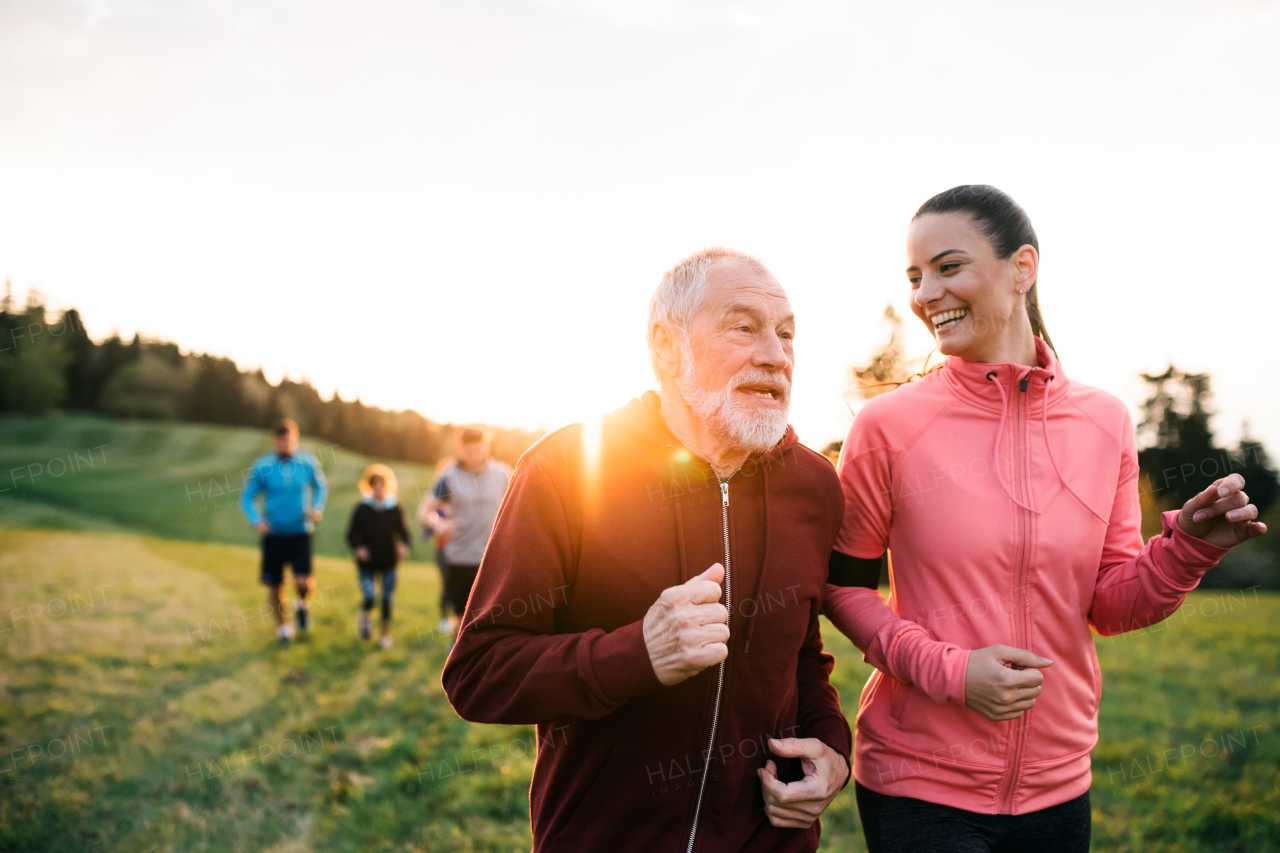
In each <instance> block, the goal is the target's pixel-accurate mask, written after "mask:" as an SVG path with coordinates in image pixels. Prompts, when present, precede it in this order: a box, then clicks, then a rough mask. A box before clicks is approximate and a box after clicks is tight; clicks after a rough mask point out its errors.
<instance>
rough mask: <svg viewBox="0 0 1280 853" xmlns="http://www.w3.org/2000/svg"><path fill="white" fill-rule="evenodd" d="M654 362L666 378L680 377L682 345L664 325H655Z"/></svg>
mask: <svg viewBox="0 0 1280 853" xmlns="http://www.w3.org/2000/svg"><path fill="white" fill-rule="evenodd" d="M653 362H654V364H655V365H657V367H658V370H659V371H660V372H662V373H663V374H664V375H666V376H670V377H672V378H674V377H676V376H679V375H680V344H679V343H677V342H676V338H675V335H673V334H672V333H671V330H670V329H668V328H667V327H666V326H665V325H663V324H662V323H654V324H653Z"/></svg>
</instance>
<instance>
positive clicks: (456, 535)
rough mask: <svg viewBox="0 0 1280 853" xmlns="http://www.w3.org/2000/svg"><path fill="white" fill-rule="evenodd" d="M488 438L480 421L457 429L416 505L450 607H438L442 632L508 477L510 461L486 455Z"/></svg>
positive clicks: (461, 597) (458, 611) (475, 565)
mask: <svg viewBox="0 0 1280 853" xmlns="http://www.w3.org/2000/svg"><path fill="white" fill-rule="evenodd" d="M492 441H493V437H492V435H491V434H490V433H489V432H488V431H486V430H484V429H481V428H479V427H473V426H472V427H466V428H465V429H463V430H461V431H460V432H459V434H458V438H457V442H456V444H455V451H456V453H457V462H456V464H454V465H452V466H449V467H447V468H446V469H445V470H444V471H443V472H442V473H441V474H440V476H439V478H437V480H436V484H435V487H434V488H433V489H432V490H431V496H430V497H429V498H427V500H426V502H424V504H423V506H422V508H421V510H420V517H421V518H423V523H424V524H426V525H428V526H429V527H430V528H431V530H432V531H433V532H434V533H435V535H436V536H437V537H438V538H437V540H436V541H437V546H438V547H437V551H436V561H437V562H438V563H439V564H440V571H441V574H442V575H443V579H444V597H445V599H446V601H445V604H446V605H447V606H448V608H449V609H450V610H451V611H452V613H450V614H449V615H446V614H445V611H444V610H443V609H442V610H441V612H440V615H441V632H442V633H450V634H452V633H453V630H454V628H455V626H456V625H457V620H458V617H460V616H462V613H463V611H465V610H466V607H467V599H468V598H469V597H470V596H471V585H472V584H474V583H475V580H476V572H477V571H479V569H480V558H481V557H483V556H484V549H485V546H486V545H488V544H489V536H490V534H492V533H493V523H494V522H495V521H496V520H497V518H498V508H499V507H500V506H501V505H502V498H503V496H504V495H505V494H506V493H507V484H508V483H509V482H510V481H511V466H509V465H507V464H506V463H503V462H499V461H497V460H496V459H494V458H492V457H491V456H490V445H491V443H492ZM442 513H443V514H442Z"/></svg>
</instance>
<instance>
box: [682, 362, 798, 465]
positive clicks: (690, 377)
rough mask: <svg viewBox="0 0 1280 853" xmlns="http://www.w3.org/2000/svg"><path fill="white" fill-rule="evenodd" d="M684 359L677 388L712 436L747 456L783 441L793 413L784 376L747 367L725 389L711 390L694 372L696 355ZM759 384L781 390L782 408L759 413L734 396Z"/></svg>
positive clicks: (788, 383) (789, 392) (788, 387)
mask: <svg viewBox="0 0 1280 853" xmlns="http://www.w3.org/2000/svg"><path fill="white" fill-rule="evenodd" d="M683 356H684V357H683V358H682V359H681V361H682V364H681V366H680V375H679V376H677V377H676V388H678V389H679V390H680V395H681V396H682V397H684V401H685V403H687V404H688V405H689V408H690V409H692V410H693V413H694V414H695V415H697V417H698V419H699V420H701V421H702V422H703V423H704V424H705V425H706V426H707V428H708V429H710V430H711V432H712V433H713V434H715V435H717V436H719V437H720V438H722V439H725V440H727V441H731V442H733V444H734V445H735V446H737V447H738V448H740V449H742V450H745V451H747V452H748V453H762V452H764V451H766V450H768V449H769V448H771V447H773V446H774V445H775V444H777V443H778V442H779V441H781V440H782V436H783V435H785V434H786V432H787V415H788V414H789V413H790V411H791V383H790V382H788V381H787V377H786V375H785V374H783V373H781V372H770V371H767V370H756V369H755V368H752V367H748V368H746V369H744V370H741V371H739V372H738V374H737V375H735V376H734V377H733V378H732V379H730V380H729V383H728V384H727V385H725V387H723V388H708V387H707V386H706V385H705V384H704V383H703V381H702V377H701V376H700V375H699V374H698V371H697V370H696V369H694V366H693V357H692V356H693V354H692V353H691V352H689V351H688V350H687V349H686V350H685V351H684V352H683ZM756 382H763V383H769V384H771V385H777V386H778V387H780V388H781V389H782V407H781V408H778V409H758V408H756V407H755V406H752V405H751V404H749V403H747V402H745V401H742V400H739V399H738V398H737V397H736V396H735V395H734V393H733V389H735V388H737V387H738V386H740V385H749V384H752V383H756Z"/></svg>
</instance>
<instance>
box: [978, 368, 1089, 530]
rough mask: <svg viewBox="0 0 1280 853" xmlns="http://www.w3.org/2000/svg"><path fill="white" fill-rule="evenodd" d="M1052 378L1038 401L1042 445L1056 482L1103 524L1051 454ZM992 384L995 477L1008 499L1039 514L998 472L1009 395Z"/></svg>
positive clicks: (1047, 378) (992, 454)
mask: <svg viewBox="0 0 1280 853" xmlns="http://www.w3.org/2000/svg"><path fill="white" fill-rule="evenodd" d="M1028 375H1029V374H1028ZM995 378H997V376H996V372H995V371H994V370H992V371H991V372H990V373H988V374H987V381H988V382H992V380H993V379H995ZM1053 378H1054V377H1053V374H1049V376H1047V377H1046V378H1045V380H1044V386H1045V388H1044V397H1043V399H1042V400H1041V401H1040V428H1041V430H1042V431H1043V433H1044V446H1045V448H1046V449H1047V450H1048V451H1049V463H1050V464H1051V465H1052V466H1053V473H1054V474H1056V475H1057V476H1058V482H1060V483H1062V486H1063V488H1065V489H1066V490H1067V491H1068V492H1070V493H1071V496H1072V497H1073V498H1075V499H1076V500H1078V501H1079V502H1080V505H1081V506H1082V507H1084V508H1085V509H1087V510H1089V512H1091V513H1092V514H1093V515H1094V516H1095V517H1096V518H1098V519H1099V520H1100V521H1102V523H1103V524H1107V523H1108V522H1107V519H1106V518H1104V517H1103V516H1102V514H1101V513H1100V512H1098V511H1097V510H1096V509H1094V508H1093V507H1092V506H1090V505H1089V502H1088V501H1086V500H1085V499H1084V498H1082V497H1080V495H1079V494H1077V493H1076V490H1075V489H1073V488H1071V483H1069V482H1067V478H1066V476H1065V475H1064V474H1063V473H1062V468H1060V467H1059V466H1058V460H1057V458H1056V457H1054V455H1053V442H1051V441H1050V440H1049V383H1050V382H1052V381H1053ZM992 384H993V385H995V386H996V390H997V391H999V392H1000V422H999V424H998V425H997V426H996V443H995V446H994V447H993V448H992V451H991V460H992V464H994V465H995V468H996V479H997V480H999V481H1000V486H1001V488H1003V489H1004V493H1005V494H1006V495H1008V496H1009V500H1011V501H1013V502H1014V503H1016V504H1017V505H1018V506H1020V507H1022V508H1023V509H1025V510H1027V511H1028V512H1034V513H1035V514H1036V515H1040V510H1038V509H1033V508H1032V507H1029V506H1027V505H1026V504H1024V503H1023V502H1022V501H1020V500H1018V499H1017V498H1015V497H1014V496H1013V492H1011V491H1009V486H1008V484H1006V483H1005V481H1004V475H1003V474H1001V473H1000V437H1001V435H1003V433H1004V419H1005V417H1006V414H1007V412H1008V408H1009V397H1008V395H1007V394H1005V392H1004V386H1003V385H1001V384H1000V383H999V382H992Z"/></svg>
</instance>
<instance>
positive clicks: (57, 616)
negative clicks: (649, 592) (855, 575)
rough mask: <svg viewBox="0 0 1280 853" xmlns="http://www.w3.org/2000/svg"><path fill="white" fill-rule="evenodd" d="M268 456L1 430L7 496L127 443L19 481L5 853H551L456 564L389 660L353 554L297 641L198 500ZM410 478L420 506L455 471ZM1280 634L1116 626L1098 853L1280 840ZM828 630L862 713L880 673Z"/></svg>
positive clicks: (1248, 599) (5, 501)
mask: <svg viewBox="0 0 1280 853" xmlns="http://www.w3.org/2000/svg"><path fill="white" fill-rule="evenodd" d="M265 443H266V441H265V437H264V436H263V435H262V434H261V433H260V432H254V431H247V430H238V429H224V428H216V427H201V426H186V425H183V426H174V425H153V424H131V423H119V422H113V421H109V420H102V419H96V418H49V419H5V420H0V488H4V487H5V486H12V482H11V474H10V472H11V470H12V468H13V467H14V466H19V465H21V466H27V465H30V464H35V463H37V462H39V461H40V460H44V462H43V463H42V464H45V465H46V467H47V463H48V460H50V459H52V458H56V457H58V456H59V455H61V457H62V458H66V454H68V453H72V454H74V453H75V452H77V448H78V452H79V453H80V455H81V457H82V458H83V457H85V456H86V455H87V451H88V450H89V449H91V448H94V447H96V446H98V445H101V444H106V445H107V446H106V448H105V449H104V450H105V461H104V460H103V458H102V457H101V456H99V457H96V458H97V464H96V465H95V467H93V468H88V467H87V466H86V465H84V464H82V465H81V466H80V468H81V470H79V471H76V472H69V473H66V474H64V475H62V476H60V477H53V476H50V477H49V478H48V479H47V480H42V479H40V478H37V479H36V481H35V485H30V484H27V485H26V486H25V487H24V489H22V490H14V489H12V488H11V490H10V491H9V492H7V493H5V492H0V603H3V609H2V610H0V850H5V851H9V850H15V851H35V850H41V851H43V850H68V851H81V850H84V851H95V850H112V851H115V850H123V851H169V850H172V851H223V850H252V851H258V850H270V851H277V853H279V851H312V850H316V851H346V850H397V851H405V850H408V851H413V850H419V851H424V850H431V851H452V850H459V851H513V850H527V849H528V847H529V844H530V838H529V829H528V803H527V792H528V786H529V778H530V774H531V772H532V750H531V748H530V747H531V745H532V743H533V732H532V729H530V728H526V727H500V726H478V725H477V726H473V725H471V724H468V723H465V722H463V721H462V720H460V719H458V718H457V716H456V715H455V714H454V713H453V712H452V710H451V709H450V708H449V705H448V702H447V701H446V699H445V697H444V695H443V692H442V690H441V688H440V683H439V677H440V668H441V666H442V665H443V662H444V656H445V648H444V645H443V643H442V642H441V641H440V640H439V639H438V638H437V637H436V636H435V635H434V633H433V626H434V625H435V623H436V621H437V618H438V614H437V611H436V600H437V597H438V592H439V586H438V575H437V573H436V572H435V570H434V567H432V566H431V565H429V564H426V563H421V562H410V563H408V564H407V565H406V566H405V567H404V569H403V576H402V580H401V584H400V589H399V592H398V593H397V643H396V645H395V646H394V647H393V648H392V649H391V650H390V651H389V652H382V651H379V650H376V649H375V648H371V646H370V644H368V643H360V642H359V641H358V640H357V639H356V638H355V633H354V610H355V605H356V600H357V592H356V589H355V582H354V576H353V575H354V573H353V571H352V567H351V564H350V563H349V561H348V560H347V559H345V558H325V557H322V558H320V559H318V560H317V566H316V573H317V581H318V595H317V600H316V604H315V609H314V613H315V616H316V628H315V630H314V631H313V632H312V633H311V634H310V635H308V636H307V637H305V638H303V639H301V640H300V641H298V642H296V643H294V644H293V645H292V646H290V647H286V648H281V647H279V646H278V645H276V644H275V643H274V642H273V641H272V639H271V638H272V629H271V626H270V625H269V624H268V623H267V622H265V621H263V620H262V619H261V618H260V617H259V615H258V614H259V611H258V610H257V608H258V605H259V603H260V601H261V598H262V592H261V588H260V587H259V586H258V585H257V582H256V575H257V559H258V558H257V552H256V550H255V549H254V548H253V547H252V543H253V537H252V535H251V534H249V532H248V531H247V529H246V527H245V525H244V523H243V520H242V519H241V517H240V515H239V511H238V509H236V507H235V506H234V504H225V505H224V504H221V503H219V500H221V499H220V498H219V497H218V496H215V497H213V498H209V497H208V496H207V494H206V496H203V497H201V496H199V495H198V494H197V495H196V496H193V497H191V498H190V499H189V498H188V494H187V492H186V489H188V488H198V487H199V484H200V483H201V482H202V481H206V482H205V490H206V493H207V491H208V489H207V480H209V479H213V478H214V477H217V476H221V474H222V473H227V472H229V473H230V474H231V475H232V476H233V477H234V476H238V471H239V470H240V469H241V468H242V467H244V466H246V465H247V464H248V462H249V461H250V460H252V459H253V457H255V456H256V455H257V454H258V453H260V452H261V450H262V449H263V447H264V446H265ZM311 449H313V450H315V451H317V452H321V453H325V454H329V455H327V456H322V459H323V460H324V461H325V463H326V469H327V470H328V471H329V474H330V479H331V482H332V483H333V484H334V486H335V489H334V495H335V497H334V499H333V502H332V504H331V506H332V507H333V508H334V511H333V512H331V513H330V514H329V516H328V518H327V520H326V521H325V522H323V523H322V524H321V526H320V531H319V533H318V537H319V541H320V545H321V550H327V551H328V553H330V554H340V553H341V545H340V534H341V526H342V522H343V521H345V519H344V518H343V516H344V515H345V512H346V510H347V508H348V507H349V506H350V504H351V503H352V502H353V501H354V499H355V491H354V483H355V480H356V477H357V475H358V473H359V471H360V470H361V469H362V468H363V466H364V464H365V463H366V461H367V460H365V459H362V458H360V457H357V456H355V455H353V454H348V453H345V452H344V451H337V452H336V453H334V452H333V451H332V450H325V449H324V448H323V447H315V446H312V448H311ZM395 468H396V471H397V473H398V474H399V475H400V477H401V482H402V493H407V494H410V495H413V494H414V493H413V491H412V490H414V489H416V488H417V487H418V484H421V485H422V487H425V485H426V483H427V482H428V481H429V475H428V473H427V472H425V471H423V470H421V469H419V468H416V467H415V466H409V465H399V464H397V465H396V466H395ZM231 500H233V498H232V499H231ZM197 501H204V502H206V503H209V504H210V505H211V506H210V507H209V508H208V509H207V510H201V511H199V512H187V511H186V510H188V509H189V508H190V507H192V506H195V505H196V502H197ZM182 540H185V541H182ZM237 543H239V544H237ZM1277 624H1280V595H1276V594H1268V593H1256V594H1255V593H1253V592H1246V593H1239V592H1237V593H1231V592H1226V591H1219V590H1215V591H1212V592H1204V593H1193V594H1192V595H1191V596H1190V597H1189V598H1188V602H1187V605H1186V606H1185V607H1184V608H1183V610H1182V611H1180V612H1179V613H1177V614H1175V615H1174V616H1173V617H1171V618H1170V619H1169V621H1168V622H1167V623H1165V624H1164V625H1163V626H1160V627H1158V628H1157V629H1156V630H1153V631H1148V632H1141V633H1138V634H1132V635H1126V636H1122V637H1117V638H1100V639H1099V640H1098V649H1099V657H1100V659H1101V661H1102V668H1103V673H1104V684H1105V686H1104V694H1103V700H1102V709H1101V718H1102V722H1101V728H1102V735H1101V740H1100V742H1099V744H1098V747H1097V748H1096V749H1095V751H1094V785H1093V789H1092V794H1093V807H1094V819H1095V822H1094V849H1095V850H1132V851H1145V850H1152V851H1182V850H1206V851H1207V850H1213V851H1255V850H1256V851H1263V850H1276V849H1280V738H1277V734H1278V733H1280V700H1278V698H1277V697H1280V650H1277V644H1276V642H1275V638H1276V628H1275V626H1276V625H1277ZM824 635H825V637H826V640H827V645H828V648H829V649H830V650H831V651H832V652H833V653H834V654H835V655H836V658H837V667H836V672H835V676H834V678H835V681H836V684H837V686H838V687H839V688H840V691H841V698H842V701H843V703H844V707H845V710H846V712H847V713H848V714H850V715H852V714H853V713H854V711H855V709H856V706H857V701H858V693H859V691H860V689H861V687H862V684H863V682H864V681H865V679H866V677H867V675H868V674H869V672H870V669H869V667H867V666H866V665H865V664H863V663H862V662H861V660H860V656H859V654H858V653H857V651H856V650H854V649H853V648H852V647H851V646H850V644H849V643H848V641H847V640H845V639H844V637H842V636H840V635H839V634H838V633H837V632H835V631H834V630H831V629H830V628H828V629H827V630H826V631H825V632H824ZM823 823H824V833H823V840H824V843H823V849H824V850H830V851H837V850H838V851H846V850H852V851H858V850H864V849H865V847H864V845H863V843H862V838H861V835H860V830H859V826H858V820H857V809H856V805H855V802H854V798H853V796H852V792H851V791H846V792H845V793H843V794H842V795H841V796H840V797H838V798H837V799H836V801H835V802H834V803H833V804H832V806H831V808H830V809H829V810H828V812H827V814H826V816H825V817H824V821H823Z"/></svg>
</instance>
